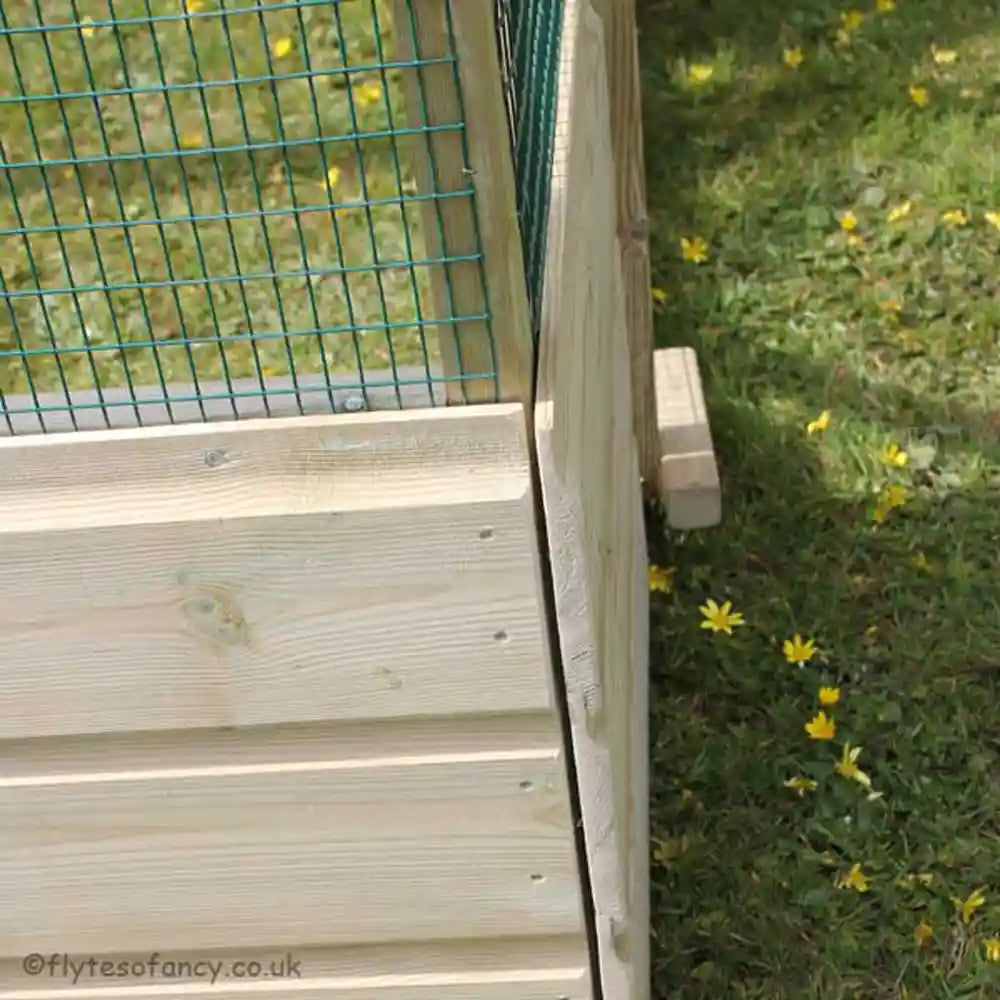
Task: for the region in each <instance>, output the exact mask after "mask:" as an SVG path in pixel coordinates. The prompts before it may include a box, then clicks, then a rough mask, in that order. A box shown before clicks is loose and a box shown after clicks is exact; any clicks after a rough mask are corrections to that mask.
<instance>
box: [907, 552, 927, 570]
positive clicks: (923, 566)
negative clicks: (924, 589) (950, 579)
mask: <svg viewBox="0 0 1000 1000" xmlns="http://www.w3.org/2000/svg"><path fill="white" fill-rule="evenodd" d="M910 561H911V562H912V563H913V567H914V569H919V570H920V571H921V572H922V573H930V572H931V569H932V567H931V563H930V560H929V559H928V558H927V556H925V555H924V554H923V552H918V553H916V555H914V557H913V558H912V559H911V560H910Z"/></svg>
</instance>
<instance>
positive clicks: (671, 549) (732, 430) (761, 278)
mask: <svg viewBox="0 0 1000 1000" xmlns="http://www.w3.org/2000/svg"><path fill="white" fill-rule="evenodd" d="M857 11H858V14H857V16H854V15H853V14H852V13H851V12H850V8H849V7H848V6H844V7H841V6H838V5H836V4H833V3H829V2H822V0H772V2H771V3H769V4H758V5H749V6H748V5H747V4H746V3H744V2H741V0H661V2H653V0H650V2H648V3H645V4H642V3H641V4H640V20H641V47H642V54H643V66H644V100H645V130H646V143H647V154H646V155H647V162H648V188H649V199H650V211H651V223H652V231H653V242H654V246H653V253H654V260H653V276H654V284H655V286H656V288H657V289H659V291H657V292H655V293H654V294H655V296H656V297H657V298H658V299H659V300H660V301H659V303H658V305H657V334H658V340H659V342H660V343H661V344H664V345H665V344H692V345H693V346H695V347H696V348H697V350H698V352H699V357H700V361H701V366H702V372H703V376H704V379H705V383H706V393H707V396H708V402H709V410H710V414H711V418H712V424H713V431H714V435H715V441H716V447H717V451H718V455H719V461H720V465H721V473H722V476H723V482H724V523H723V525H722V526H721V527H719V528H715V529H712V530H709V531H705V532H700V533H696V534H692V535H690V536H689V537H676V536H665V534H664V532H663V531H660V530H656V531H653V532H651V537H652V548H653V558H654V559H655V561H656V562H657V563H658V564H660V565H662V566H664V567H672V568H673V571H674V572H673V587H672V590H671V592H670V593H657V594H654V595H652V596H653V604H654V621H653V631H654V642H655V647H654V653H653V668H652V669H653V708H652V713H653V715H652V722H651V725H652V744H653V745H652V755H653V775H654V788H653V793H652V796H653V799H652V825H653V836H654V857H653V862H652V863H653V885H654V889H653V893H654V898H653V912H654V937H655V940H654V984H655V993H656V996H657V997H660V998H691V1000H693V998H706V1000H707V998H712V1000H718V998H748V1000H749V998H753V1000H786V998H787V1000H814V998H815V1000H848V998H850V1000H854V998H857V1000H883V998H884V1000H903V998H911V1000H917V998H919V1000H938V998H940V1000H946V998H960V997H961V998H982V1000H986V998H997V997H1000V942H997V943H996V944H995V945H994V946H993V947H991V939H996V938H1000V760H998V756H1000V699H998V681H1000V577H998V572H997V554H998V545H1000V366H998V339H997V338H998V329H1000V323H998V321H1000V266H998V257H997V254H998V250H1000V231H998V229H1000V216H998V215H994V214H990V213H993V212H1000V175H998V166H997V165H998V148H1000V147H998V146H997V143H996V137H995V131H996V121H997V113H998V111H1000V88H998V84H997V76H996V67H997V60H998V58H1000V4H998V3H997V2H996V0H980V2H976V3H961V2H955V0H897V2H896V3H895V4H893V3H891V2H883V3H880V4H876V2H875V0H865V2H864V3H863V4H859V6H858V7H857ZM845 25H846V27H845ZM786 50H791V51H789V52H787V53H786ZM786 56H787V60H788V62H789V63H791V64H792V65H786V62H785V58H786ZM799 56H801V61H800V60H799ZM911 88H912V89H911ZM848 213H850V214H848ZM695 237H701V238H703V239H704V241H705V243H706V253H707V259H706V260H704V261H703V262H701V263H697V262H695V261H692V260H685V259H684V254H683V252H682V249H681V244H680V241H681V239H682V238H687V239H688V240H692V241H693V240H694V238H695ZM698 249H699V248H698V246H697V244H692V245H691V246H690V247H689V250H693V251H694V253H693V254H692V253H691V252H689V256H692V255H694V256H698V254H697V252H696V251H697V250H698ZM823 411H828V412H829V422H828V426H826V427H825V429H824V428H823V427H822V426H821V425H822V424H823V423H825V422H826V419H825V418H824V419H823V420H819V417H820V414H821V413H822V412H823ZM817 420H819V425H820V426H817V425H816V424H814V425H813V427H812V433H810V432H809V429H808V428H807V425H809V424H810V422H811V421H817ZM893 445H896V446H898V448H899V449H900V452H901V453H903V454H900V453H899V452H895V451H893V450H892V446H893ZM887 449H888V450H887ZM904 455H905V464H904ZM708 599H713V600H715V601H717V602H718V603H720V604H721V603H722V602H723V601H731V602H732V605H733V608H734V609H735V611H736V612H739V613H741V614H742V616H743V619H744V624H742V625H738V626H736V627H734V628H733V629H732V634H731V635H727V634H726V633H725V632H718V633H715V632H711V631H709V630H703V629H701V628H700V627H699V626H700V622H701V619H702V615H701V613H700V612H699V606H702V605H704V604H705V602H706V600H708ZM795 634H799V635H800V636H801V637H802V638H803V639H804V640H805V639H813V640H815V645H816V650H817V651H816V652H815V655H813V656H812V658H811V659H809V660H808V661H807V662H805V663H804V664H803V665H801V666H797V665H793V664H791V663H789V662H787V660H786V657H785V655H784V654H783V643H784V641H785V640H786V639H789V638H791V637H793V636H794V635H795ZM821 686H827V687H835V688H838V689H839V700H837V702H836V704H834V705H832V706H831V707H828V708H826V709H825V711H826V712H827V713H828V715H829V716H832V718H833V720H834V724H835V727H836V731H835V733H834V734H833V737H832V739H814V738H811V736H810V735H809V734H807V732H806V729H805V725H806V723H808V722H809V721H810V720H811V719H812V718H813V717H814V716H815V714H816V713H817V711H818V710H820V709H821V708H822V706H821V705H820V704H819V689H820V687H821ZM831 698H832V694H831ZM815 732H816V735H819V736H822V735H826V734H824V733H822V732H821V731H818V730H817V731H815ZM848 744H850V745H851V747H861V748H862V750H861V753H860V756H859V757H858V758H857V759H856V760H855V762H854V765H855V767H858V768H860V769H861V770H862V772H863V773H866V774H867V776H868V777H869V778H870V781H871V788H870V789H869V788H868V787H866V786H865V785H864V784H863V783H862V781H860V780H856V779H857V777H858V776H857V775H855V776H854V777H853V778H852V777H851V776H850V775H851V772H852V770H853V769H852V767H851V766H850V760H848V762H847V765H846V766H844V767H843V768H842V769H843V770H844V771H846V772H847V773H848V776H846V777H845V776H843V775H842V774H840V773H838V771H837V770H836V768H835V763H836V762H837V761H838V760H839V759H840V758H841V755H842V754H843V753H844V751H845V748H846V747H847V745H848ZM848 753H850V751H848ZM799 778H801V779H805V780H804V781H801V782H795V783H794V784H795V785H798V786H799V787H797V788H796V787H788V786H787V785H786V783H787V782H789V781H790V780H791V779H799ZM813 782H815V785H813V784H812V783H813ZM872 791H874V792H875V793H877V796H876V797H872V796H871V792H872ZM855 865H858V866H860V868H859V869H855V877H854V878H853V879H851V880H850V881H849V882H848V884H847V885H846V886H845V887H843V888H840V887H838V885H840V884H841V880H843V878H844V876H845V875H848V874H849V873H850V872H851V870H852V868H853V866H855ZM976 890H980V893H979V895H973V894H974V893H975V891H976ZM970 896H971V897H972V898H971V899H970ZM956 900H957V901H960V902H961V901H965V902H966V904H967V905H965V906H964V908H963V907H962V906H960V905H957V904H956ZM991 957H992V959H993V960H992V961H991Z"/></svg>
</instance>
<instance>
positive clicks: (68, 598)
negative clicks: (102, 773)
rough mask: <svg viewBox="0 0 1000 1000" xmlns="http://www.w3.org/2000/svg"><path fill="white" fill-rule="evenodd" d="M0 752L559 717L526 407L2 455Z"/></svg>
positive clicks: (87, 441)
mask: <svg viewBox="0 0 1000 1000" xmlns="http://www.w3.org/2000/svg"><path fill="white" fill-rule="evenodd" d="M0 467H2V468H3V470H4V474H3V477H2V478H0V595H2V601H0V647H2V648H3V650H4V670H5V678H4V683H3V684H2V685H0V738H3V739H12V738H17V737H28V736H32V737H41V736H60V735H72V734H84V733H108V732H126V731H133V730H139V729H143V730H152V729H173V728H178V727H187V728H192V727H202V726H204V727H213V726H248V725H263V724H269V723H278V722H309V721H320V720H347V719H385V718H400V717H408V716H428V715H448V714H455V713H478V712H518V711H531V710H540V711H552V710H553V699H552V688H551V684H552V679H551V676H550V674H549V668H548V666H547V664H548V651H547V645H546V642H547V639H546V634H545V627H544V620H543V612H542V609H541V608H542V606H541V599H540V589H539V582H538V573H539V566H538V556H537V540H536V536H535V528H534V512H533V500H532V496H531V491H530V482H529V471H528V459H527V446H526V440H525V429H524V420H523V415H522V409H521V407H520V406H517V405H501V406H496V407H482V408H479V407H469V408H461V409H451V410H445V409H442V410H441V411H432V412H429V413H428V412H427V411H413V412H410V413H400V412H396V413H386V414H359V415H350V416H348V415H344V416H336V417H313V418H299V419H291V420H287V421H281V420H270V421H260V422H259V423H256V424H249V423H247V424H224V425H219V426H214V427H202V426H195V425H192V426H188V427H166V428H158V429H155V430H145V431H103V432H92V433H89V434H86V433H83V434H78V435H54V436H51V437H48V436H33V437H27V438H12V439H6V440H4V441H0Z"/></svg>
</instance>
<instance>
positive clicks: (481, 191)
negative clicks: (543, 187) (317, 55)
mask: <svg viewBox="0 0 1000 1000" xmlns="http://www.w3.org/2000/svg"><path fill="white" fill-rule="evenodd" d="M394 3H395V8H394V9H395V34H396V45H397V51H398V53H399V56H400V60H401V61H403V62H411V61H419V60H441V61H436V62H433V63H431V64H430V65H421V66H418V67H409V68H405V69H403V70H402V71H401V73H402V77H403V86H404V94H405V98H406V105H407V118H408V120H409V125H410V127H411V128H413V129H422V130H425V131H422V132H420V133H418V134H417V135H415V136H413V137H412V138H413V140H414V141H413V142H412V143H411V148H412V149H413V158H414V163H413V166H414V172H415V174H416V180H417V184H418V187H419V189H420V192H421V193H422V194H425V195H441V194H451V193H453V192H461V191H466V190H468V189H469V188H470V187H471V188H472V189H474V191H475V197H474V203H473V199H472V198H470V197H466V196H461V195H455V196H453V197H447V198H432V199H430V200H428V201H426V202H424V210H423V229H424V242H425V245H426V248H427V254H428V256H429V257H431V258H444V257H452V256H473V255H475V254H477V253H478V252H480V249H481V252H482V255H483V261H482V265H483V266H482V270H481V268H480V262H479V261H478V260H475V259H467V260H460V261H454V262H451V263H440V264H434V265H431V292H432V296H433V299H434V309H435V314H436V316H438V317H441V318H449V319H450V318H453V317H461V316H482V315H485V314H487V313H489V315H490V321H489V323H487V321H485V320H474V319H467V320H459V321H457V322H453V323H446V324H443V325H442V326H441V327H439V336H440V345H441V363H442V366H443V368H444V372H445V375H446V376H448V377H457V376H460V375H470V374H486V375H490V376H492V374H493V373H494V372H496V374H497V382H498V383H499V400H500V401H503V402H523V403H525V404H529V403H530V402H531V395H532V392H531V386H532V375H533V345H532V339H531V327H530V320H529V312H528V295H527V286H526V283H525V276H524V261H523V258H522V253H521V236H520V230H519V227H518V221H517V209H516V202H515V187H514V165H513V156H512V153H511V145H510V138H509V135H510V130H509V126H508V121H507V112H506V106H505V104H504V96H503V85H502V82H501V76H500V64H499V58H498V54H497V41H496V24H495V12H494V7H493V0H458V2H449V0H394ZM456 60H457V72H456ZM456 79H457V81H458V85H456ZM463 123H464V134H463V129H462V128H459V127H457V126H462V125H463ZM439 126H451V128H447V129H446V130H441V131H426V129H427V128H428V127H430V128H432V129H433V128H435V127H439ZM483 273H485V287H484V281H483ZM491 331H492V338H491V336H490V334H491ZM447 398H448V400H449V402H463V401H465V402H493V401H495V400H497V398H498V397H497V383H496V382H494V379H493V378H492V377H489V378H482V379H475V380H471V381H467V382H461V383H459V382H453V383H449V384H448V388H447Z"/></svg>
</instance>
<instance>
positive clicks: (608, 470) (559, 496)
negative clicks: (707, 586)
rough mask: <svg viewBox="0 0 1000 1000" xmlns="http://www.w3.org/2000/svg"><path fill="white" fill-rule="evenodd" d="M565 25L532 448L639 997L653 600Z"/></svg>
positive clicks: (627, 406) (615, 962)
mask: <svg viewBox="0 0 1000 1000" xmlns="http://www.w3.org/2000/svg"><path fill="white" fill-rule="evenodd" d="M564 18H565V20H564V24H563V35H562V51H561V65H560V80H559V104H558V123H557V130H556V143H555V151H554V162H553V177H552V194H551V202H550V209H549V229H548V242H547V253H546V270H545V293H544V298H543V304H542V331H541V340H540V356H539V374H538V386H537V396H536V407H535V428H536V444H537V452H538V464H539V471H540V477H541V483H542V493H543V499H544V507H545V519H546V525H547V534H548V540H549V547H550V561H551V564H552V577H553V583H554V587H555V598H556V611H557V619H558V630H559V641H560V647H561V654H562V656H561V659H562V669H563V680H564V683H565V688H566V695H567V702H568V709H569V718H570V728H571V732H572V742H573V752H574V757H575V760H576V770H577V780H578V785H579V794H580V800H581V815H582V820H583V830H584V840H585V845H586V854H587V858H586V860H587V864H588V868H589V873H590V881H591V886H592V892H593V907H594V913H595V918H596V925H597V927H596V929H597V945H598V956H597V957H598V963H599V969H600V976H601V989H602V992H603V995H604V996H606V997H615V998H616V1000H618V998H621V1000H626V998H627V1000H644V998H647V997H648V996H649V990H650V985H649V952H648V935H649V926H648V901H647V897H648V892H649V884H648V871H647V865H648V833H647V829H646V820H645V816H646V804H645V800H646V796H647V794H648V789H647V777H646V774H647V761H646V755H647V749H646V747H645V745H644V737H643V735H642V734H644V731H645V726H646V721H645V717H646V711H647V697H648V696H647V655H648V651H647V648H646V647H647V640H646V628H647V626H646V624H645V619H646V618H647V616H648V607H647V602H648V595H647V591H646V587H645V585H644V583H642V582H641V581H642V578H643V577H644V575H645V555H644V553H645V538H644V526H643V520H642V516H641V510H642V508H641V500H640V489H639V467H638V458H637V453H636V445H635V437H634V433H633V422H632V415H633V411H632V399H631V372H630V351H629V341H628V331H627V322H626V316H627V312H626V304H625V291H624V287H623V279H622V273H621V258H620V255H619V253H618V247H617V245H616V220H617V214H616V205H615V199H614V194H613V192H614V190H615V184H614V179H615V164H614V161H613V157H612V150H611V142H610V134H611V122H610V111H609V105H608V87H607V82H606V79H605V75H606V70H605V66H606V62H605V49H604V39H603V30H602V26H601V20H600V18H599V17H598V16H597V14H596V13H595V12H594V9H593V8H592V7H591V5H590V3H589V2H588V0H567V3H566V5H565V8H564ZM581 205H586V206H587V211H586V212H581V211H580V209H579V206H581ZM580 275H587V276H588V280H587V281H581V280H580Z"/></svg>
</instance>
